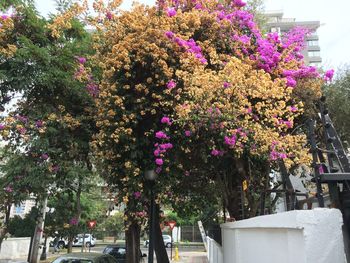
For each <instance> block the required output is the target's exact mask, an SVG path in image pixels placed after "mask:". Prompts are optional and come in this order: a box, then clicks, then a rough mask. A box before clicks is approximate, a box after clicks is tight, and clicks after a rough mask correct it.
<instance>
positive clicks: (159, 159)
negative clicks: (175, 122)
mask: <svg viewBox="0 0 350 263" xmlns="http://www.w3.org/2000/svg"><path fill="white" fill-rule="evenodd" d="M161 123H163V124H167V125H170V124H171V121H170V119H169V118H168V117H163V118H162V119H161ZM156 138H157V139H160V140H168V139H169V136H168V135H166V133H165V132H163V131H158V132H156ZM154 146H155V150H154V151H153V155H154V156H155V158H156V159H155V163H156V165H157V166H158V167H157V168H156V173H160V172H161V171H162V165H163V164H164V160H163V157H164V154H165V153H166V152H167V151H168V150H169V149H172V148H173V145H172V144H171V143H170V142H163V143H155V144H154Z"/></svg>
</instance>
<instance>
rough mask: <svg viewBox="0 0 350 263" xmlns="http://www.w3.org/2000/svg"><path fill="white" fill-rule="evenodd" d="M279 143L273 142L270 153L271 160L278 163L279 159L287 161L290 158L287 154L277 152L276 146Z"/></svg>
mask: <svg viewBox="0 0 350 263" xmlns="http://www.w3.org/2000/svg"><path fill="white" fill-rule="evenodd" d="M277 144H278V142H272V146H271V152H270V160H271V161H276V160H278V159H286V158H287V157H288V156H287V154H286V153H283V152H279V151H276V146H277Z"/></svg>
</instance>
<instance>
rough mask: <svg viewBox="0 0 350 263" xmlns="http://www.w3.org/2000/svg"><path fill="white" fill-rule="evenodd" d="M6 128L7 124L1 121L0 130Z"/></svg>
mask: <svg viewBox="0 0 350 263" xmlns="http://www.w3.org/2000/svg"><path fill="white" fill-rule="evenodd" d="M5 128H6V126H5V124H2V123H0V131H1V130H4V129H5Z"/></svg>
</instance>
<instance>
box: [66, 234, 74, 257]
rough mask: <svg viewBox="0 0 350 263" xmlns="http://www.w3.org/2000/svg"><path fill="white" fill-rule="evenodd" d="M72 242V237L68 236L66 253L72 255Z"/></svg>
mask: <svg viewBox="0 0 350 263" xmlns="http://www.w3.org/2000/svg"><path fill="white" fill-rule="evenodd" d="M73 240H74V237H71V236H70V237H69V238H68V245H67V253H72V251H73Z"/></svg>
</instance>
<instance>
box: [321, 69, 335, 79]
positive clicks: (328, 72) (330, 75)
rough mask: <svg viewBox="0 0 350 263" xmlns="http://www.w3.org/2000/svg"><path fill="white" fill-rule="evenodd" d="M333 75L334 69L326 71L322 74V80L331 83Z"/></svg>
mask: <svg viewBox="0 0 350 263" xmlns="http://www.w3.org/2000/svg"><path fill="white" fill-rule="evenodd" d="M333 75H334V69H330V70H327V71H326V73H325V74H324V77H323V79H324V80H325V81H327V82H328V81H332V79H333Z"/></svg>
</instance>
